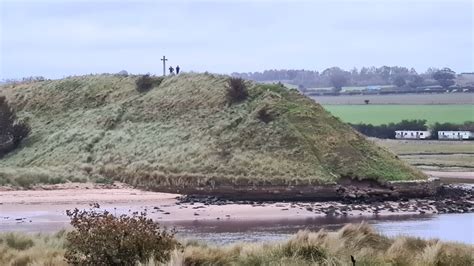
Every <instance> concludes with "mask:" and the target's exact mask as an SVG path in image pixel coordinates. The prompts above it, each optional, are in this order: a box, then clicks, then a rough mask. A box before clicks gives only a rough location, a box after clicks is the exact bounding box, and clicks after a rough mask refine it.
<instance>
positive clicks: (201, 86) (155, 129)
mask: <svg viewBox="0 0 474 266" xmlns="http://www.w3.org/2000/svg"><path fill="white" fill-rule="evenodd" d="M229 81H231V82H230V83H229ZM232 82H234V81H232V80H230V79H229V77H227V76H218V75H212V74H183V75H179V76H172V77H166V78H164V79H161V78H159V79H158V78H156V77H143V76H141V77H139V76H123V75H91V76H82V77H71V78H66V79H62V80H55V81H49V80H47V81H41V82H33V83H29V84H16V85H15V84H13V85H6V86H3V87H0V94H4V95H6V96H7V98H8V100H9V102H10V104H11V105H12V106H13V107H14V109H15V110H17V115H18V117H20V118H22V119H26V120H28V121H29V123H30V125H31V128H32V132H31V134H30V136H29V137H28V138H27V139H25V140H24V141H23V142H22V144H21V145H20V147H19V148H17V149H16V150H14V151H12V152H10V153H8V154H7V155H5V156H4V157H3V158H2V159H1V160H0V183H3V184H14V185H20V186H25V187H28V186H31V185H32V184H35V183H56V182H65V181H68V180H71V181H83V180H100V181H103V182H105V181H107V180H113V179H115V180H120V181H124V182H126V183H129V184H132V185H138V186H142V187H152V188H158V187H171V188H193V187H198V186H206V187H218V186H219V185H221V184H230V185H265V184H274V185H282V184H283V185H286V184H308V183H310V184H320V183H323V184H326V183H334V182H337V181H338V180H339V179H340V178H342V177H351V178H358V179H366V178H369V179H377V180H383V181H385V180H411V179H423V178H425V176H424V175H423V174H422V173H420V172H419V171H417V170H415V169H413V168H411V167H410V166H408V165H407V164H405V163H404V162H402V161H400V160H399V159H398V158H396V156H395V155H394V154H392V153H391V152H389V151H387V150H385V149H383V148H381V147H378V146H376V145H374V144H373V143H372V142H370V141H367V140H366V139H365V137H364V136H362V135H361V134H358V133H357V132H355V131H354V130H353V129H352V128H351V127H350V126H348V125H346V124H344V123H342V122H341V121H340V120H339V119H337V118H335V117H333V116H332V115H331V114H330V113H328V112H326V111H325V110H324V109H323V108H322V107H321V106H320V105H318V104H315V103H314V102H313V101H312V100H311V99H309V98H307V97H305V96H303V95H301V94H300V93H299V92H298V91H296V90H290V89H287V88H285V87H283V86H281V85H276V84H275V85H263V84H253V83H250V82H243V81H235V82H236V84H234V85H232Z"/></svg>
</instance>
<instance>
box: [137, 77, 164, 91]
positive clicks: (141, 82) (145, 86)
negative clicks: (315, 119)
mask: <svg viewBox="0 0 474 266" xmlns="http://www.w3.org/2000/svg"><path fill="white" fill-rule="evenodd" d="M162 81H163V77H152V76H150V75H148V74H146V75H143V76H141V77H139V78H138V79H137V81H136V82H135V84H136V89H137V91H138V92H146V91H149V90H150V89H151V88H153V87H157V86H159V85H160V84H161V82H162Z"/></svg>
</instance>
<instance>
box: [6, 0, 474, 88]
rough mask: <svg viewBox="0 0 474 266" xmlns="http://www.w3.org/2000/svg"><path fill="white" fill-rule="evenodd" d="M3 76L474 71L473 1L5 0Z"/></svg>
mask: <svg viewBox="0 0 474 266" xmlns="http://www.w3.org/2000/svg"><path fill="white" fill-rule="evenodd" d="M0 9H1V13H0V14H1V20H0V23H1V27H0V28H1V35H0V37H1V47H0V51H1V53H0V61H1V64H0V79H5V78H20V77H25V76H32V75H34V76H36V75H42V76H45V77H48V78H60V77H63V76H66V75H73V74H88V73H102V72H110V73H113V72H118V71H120V70H122V69H125V70H127V71H129V72H132V73H147V72H150V73H157V74H161V71H162V66H161V61H160V57H161V56H163V55H166V57H168V58H169V61H168V62H169V63H171V64H172V65H176V64H179V65H180V66H181V68H182V70H184V71H191V70H192V71H199V72H203V71H210V72H217V73H231V72H250V71H262V70H265V69H310V70H320V71H321V70H324V69H325V68H328V67H331V66H340V67H342V68H345V69H350V68H352V67H361V66H372V65H373V66H382V65H400V66H406V67H415V68H416V69H417V70H418V71H425V70H426V69H427V68H428V67H430V66H434V67H444V66H447V67H451V68H452V69H453V70H455V71H457V72H464V71H473V70H474V48H473V47H474V37H473V31H474V25H473V13H474V11H473V1H472V0H445V1H440V0H431V1H425V0H406V1H405V0H399V1H395V0H394V1H380V0H377V1H376V0H365V1H330V0H325V1H290V0H288V1H118V0H117V1H56V0H47V1H22V0H20V1H11V0H0Z"/></svg>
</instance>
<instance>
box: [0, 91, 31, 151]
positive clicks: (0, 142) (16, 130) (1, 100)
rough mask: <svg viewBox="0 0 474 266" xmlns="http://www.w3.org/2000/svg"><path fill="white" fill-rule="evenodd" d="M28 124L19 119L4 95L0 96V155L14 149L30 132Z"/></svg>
mask: <svg viewBox="0 0 474 266" xmlns="http://www.w3.org/2000/svg"><path fill="white" fill-rule="evenodd" d="M30 131H31V128H30V126H29V125H28V124H27V123H26V122H23V121H19V120H18V118H17V117H16V114H15V112H14V111H13V109H12V108H11V107H10V105H9V104H8V101H7V99H6V98H5V97H4V96H0V157H2V156H3V155H5V154H6V153H8V152H10V151H12V150H14V149H15V148H16V147H18V145H19V144H20V142H21V140H23V139H24V138H26V137H27V136H28V134H29V133H30Z"/></svg>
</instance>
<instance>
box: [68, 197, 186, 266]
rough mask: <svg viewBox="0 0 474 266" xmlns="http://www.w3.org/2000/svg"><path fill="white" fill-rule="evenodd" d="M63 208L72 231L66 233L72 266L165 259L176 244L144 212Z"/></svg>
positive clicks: (171, 236) (69, 261) (168, 233)
mask: <svg viewBox="0 0 474 266" xmlns="http://www.w3.org/2000/svg"><path fill="white" fill-rule="evenodd" d="M99 208H100V206H99V205H98V204H94V205H93V208H92V209H90V210H81V211H80V210H78V209H74V210H72V211H71V210H67V211H66V214H67V215H68V216H69V218H70V219H71V225H72V226H73V227H74V229H75V230H74V231H71V232H69V233H67V235H66V240H67V246H66V253H65V258H66V261H67V262H68V263H70V264H75V265H78V264H79V265H135V264H136V263H138V262H141V263H146V262H147V261H148V260H149V259H150V258H153V259H154V260H155V261H159V262H165V261H167V260H168V259H169V258H170V253H171V251H172V250H173V249H175V248H176V247H177V246H178V245H179V244H178V243H177V242H176V240H175V238H174V232H167V231H166V230H161V229H160V226H159V224H158V223H156V222H154V221H153V220H152V219H149V218H147V217H146V214H145V213H140V214H138V213H134V214H133V215H132V216H127V215H120V216H114V215H112V214H110V213H109V212H107V211H100V210H99Z"/></svg>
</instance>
